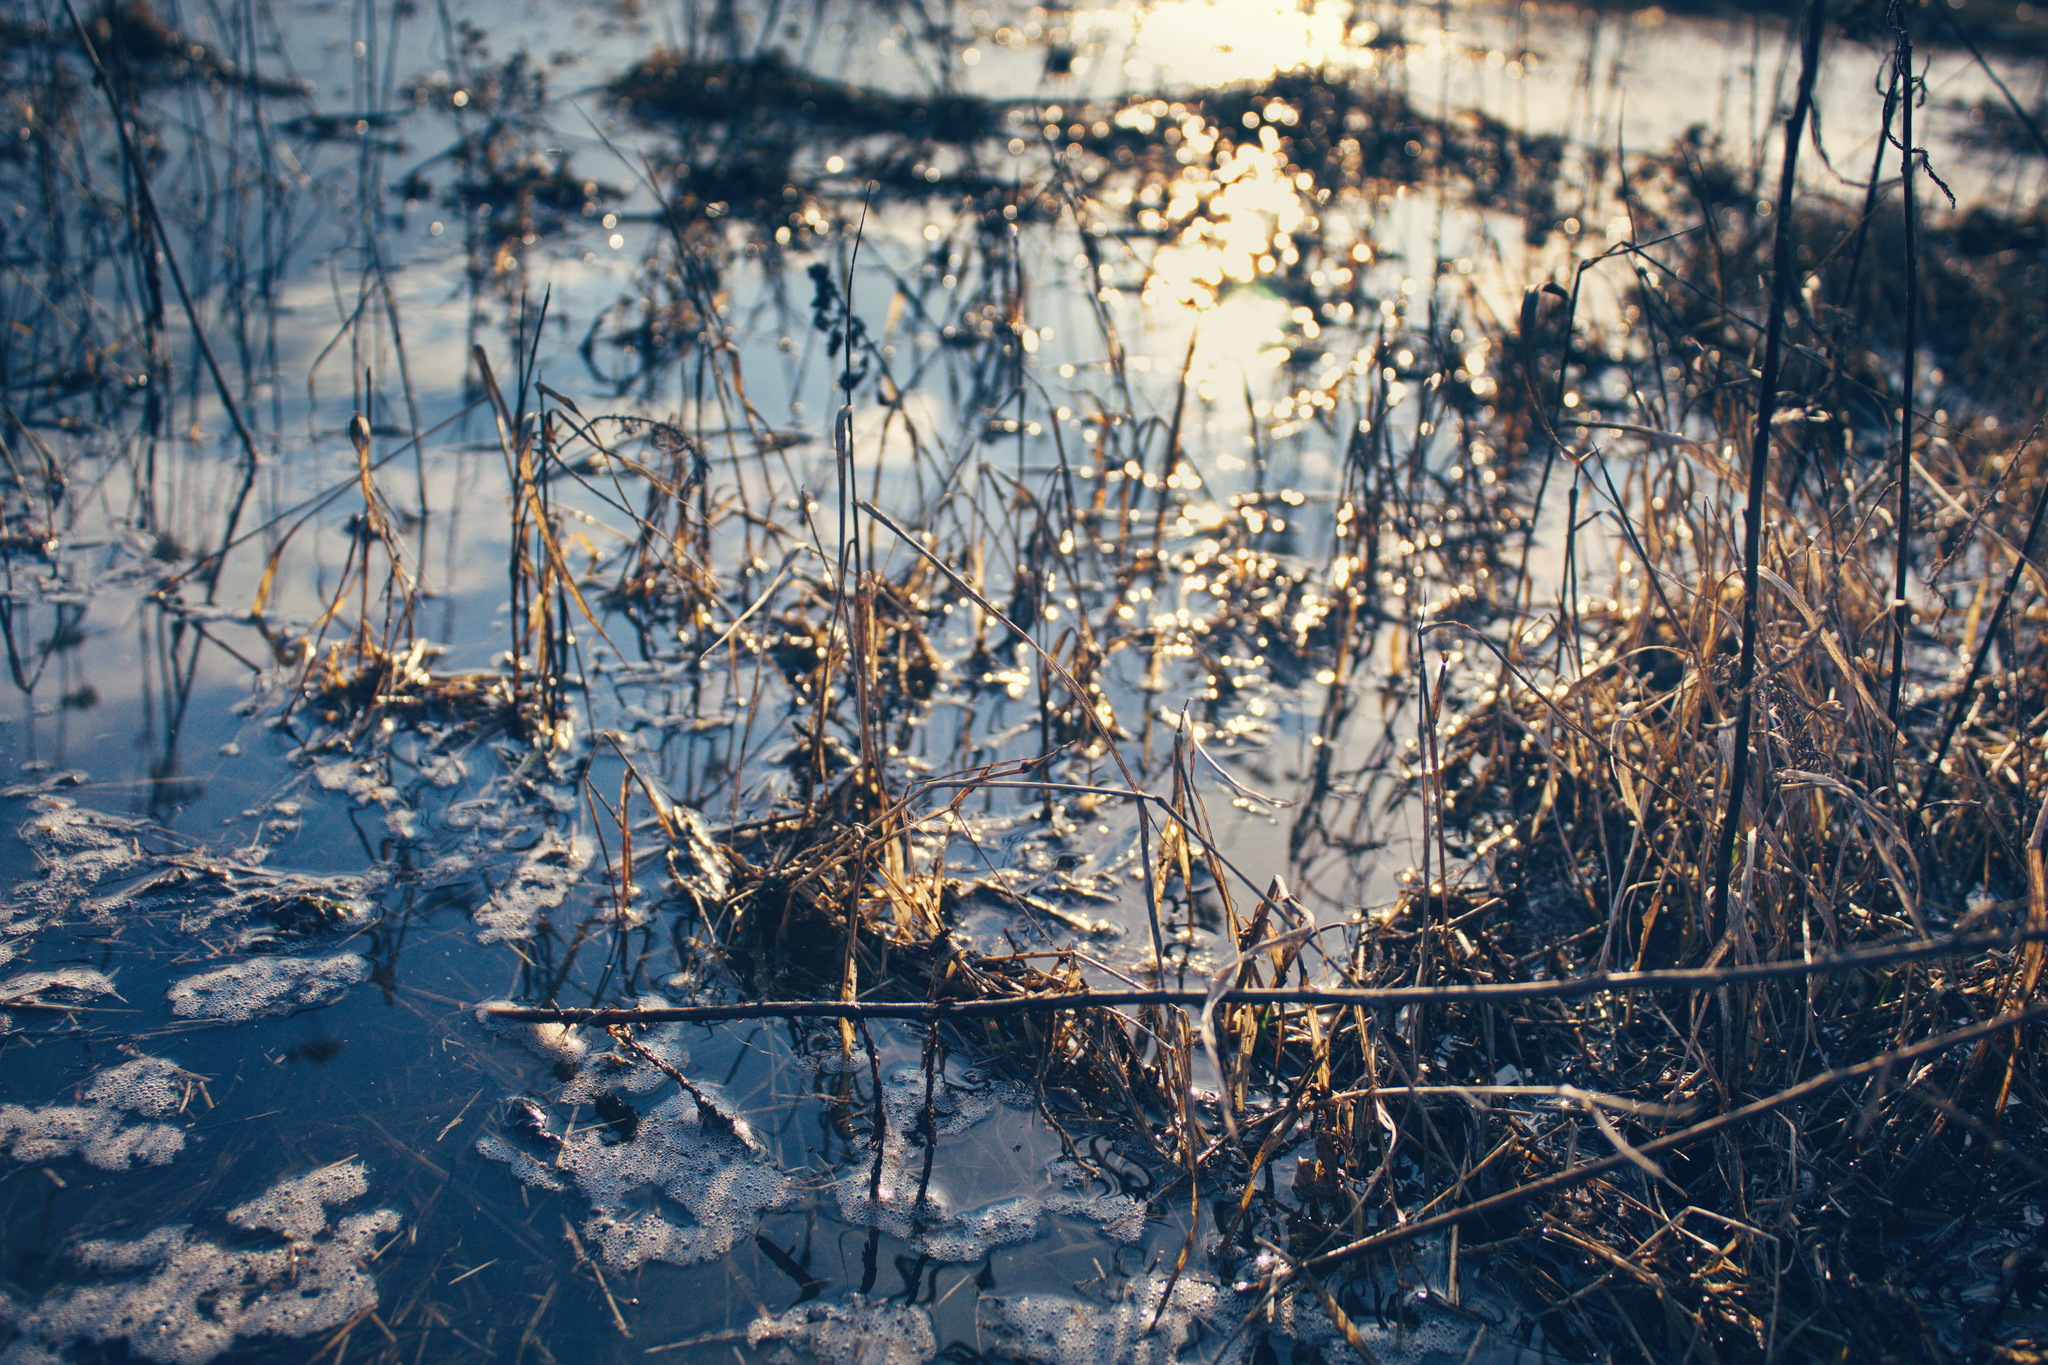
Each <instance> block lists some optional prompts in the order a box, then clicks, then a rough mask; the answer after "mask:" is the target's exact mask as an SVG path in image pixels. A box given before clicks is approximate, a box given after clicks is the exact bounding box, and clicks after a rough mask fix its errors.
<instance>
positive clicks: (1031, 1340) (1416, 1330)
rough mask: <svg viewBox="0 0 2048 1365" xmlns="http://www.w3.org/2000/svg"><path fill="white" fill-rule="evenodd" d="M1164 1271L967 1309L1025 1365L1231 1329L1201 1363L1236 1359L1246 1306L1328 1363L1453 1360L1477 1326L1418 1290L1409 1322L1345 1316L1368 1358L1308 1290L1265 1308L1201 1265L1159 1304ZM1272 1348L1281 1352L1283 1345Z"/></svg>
mask: <svg viewBox="0 0 2048 1365" xmlns="http://www.w3.org/2000/svg"><path fill="white" fill-rule="evenodd" d="M1169 1278H1170V1277H1168V1276H1166V1275H1162V1274H1158V1273H1154V1274H1151V1275H1141V1276H1138V1277H1136V1278H1134V1279H1131V1280H1128V1281H1126V1282H1125V1283H1124V1285H1123V1287H1122V1289H1121V1290H1120V1291H1119V1292H1118V1294H1117V1295H1116V1297H1115V1298H1113V1299H1110V1300H1108V1301H1107V1302H1104V1301H1099V1300H1091V1299H1082V1298H1076V1297H1070V1296H1067V1295H1063V1294H1023V1295H1018V1296H1015V1297H1010V1298H1004V1297H1000V1296H996V1295H985V1296H984V1297H983V1298H982V1299H981V1301H980V1302H979V1304H978V1305H977V1307H976V1309H975V1325H976V1327H977V1329H978V1330H979V1333H980V1337H981V1347H982V1349H983V1350H984V1351H985V1352H986V1353H987V1354H989V1355H992V1356H995V1357H998V1358H1000V1359H1004V1360H1015V1361H1028V1362H1031V1365H1173V1362H1177V1361H1179V1360H1181V1359H1182V1357H1183V1354H1184V1353H1188V1354H1192V1355H1194V1356H1196V1357H1202V1356H1204V1355H1205V1354H1212V1353H1213V1348H1211V1347H1209V1345H1208V1343H1209V1342H1210V1341H1212V1340H1213V1341H1221V1340H1223V1339H1226V1338H1232V1337H1234V1338H1235V1339H1234V1340H1232V1341H1231V1342H1230V1345H1229V1346H1228V1348H1227V1349H1225V1350H1223V1352H1222V1353H1221V1354H1220V1355H1213V1358H1212V1359H1210V1361H1209V1365H1242V1362H1243V1361H1244V1360H1245V1359H1246V1358H1247V1356H1248V1354H1249V1351H1250V1346H1251V1341H1252V1340H1253V1338H1254V1336H1255V1335H1256V1332H1239V1331H1237V1328H1238V1327H1239V1326H1240V1324H1242V1323H1243V1322H1244V1319H1245V1317H1246V1315H1248V1314H1250V1313H1253V1312H1259V1313H1260V1314H1261V1316H1262V1317H1264V1318H1265V1323H1264V1327H1263V1330H1265V1331H1268V1332H1270V1333H1272V1334H1273V1335H1275V1336H1277V1337H1280V1338H1281V1339H1283V1340H1285V1341H1292V1342H1298V1343H1300V1344H1301V1345H1303V1346H1310V1347H1314V1348H1316V1350H1317V1351H1318V1352H1319V1354H1320V1355H1321V1357H1322V1359H1323V1360H1324V1361H1326V1362H1329V1363H1330V1365H1462V1362H1464V1361H1465V1359H1466V1356H1467V1354H1468V1352H1470V1351H1471V1350H1472V1347H1473V1343H1474V1338H1476V1337H1477V1336H1478V1334H1479V1332H1480V1331H1481V1325H1480V1324H1479V1323H1478V1322H1477V1321H1474V1320H1472V1319H1469V1318H1467V1317H1464V1316H1461V1315H1459V1314H1456V1313H1453V1312H1450V1311H1448V1310H1447V1309H1445V1308H1442V1307H1440V1306H1438V1304H1437V1303H1436V1302H1435V1301H1434V1300H1432V1299H1431V1298H1430V1297H1429V1295H1427V1294H1426V1293H1424V1294H1417V1295H1415V1296H1413V1297H1412V1298H1411V1299H1410V1300H1409V1302H1408V1303H1407V1305H1406V1308H1407V1314H1406V1316H1407V1317H1409V1318H1410V1319H1412V1325H1408V1324H1405V1323H1384V1322H1381V1321H1380V1320H1379V1319H1378V1318H1377V1317H1375V1316H1371V1315H1365V1314H1360V1315H1357V1316H1354V1317H1353V1318H1352V1322H1351V1326H1352V1330H1353V1331H1355V1332H1356V1333H1357V1334H1358V1339H1359V1340H1360V1341H1362V1342H1363V1343H1364V1344H1365V1347H1366V1350H1367V1351H1369V1352H1370V1353H1371V1358H1370V1361H1368V1360H1367V1359H1366V1358H1365V1357H1363V1356H1361V1355H1360V1353H1359V1352H1358V1351H1357V1350H1355V1349H1354V1348H1353V1347H1352V1345H1351V1344H1350V1342H1349V1341H1348V1339H1347V1338H1346V1337H1345V1335H1344V1333H1343V1332H1342V1331H1340V1330H1339V1329H1338V1327H1337V1325H1336V1323H1335V1322H1334V1321H1333V1320H1332V1319H1331V1317H1330V1315H1329V1313H1328V1312H1327V1311H1325V1310H1324V1308H1323V1306H1322V1304H1321V1303H1320V1302H1318V1301H1317V1300H1316V1299H1315V1298H1314V1297H1313V1296H1311V1295H1287V1296H1285V1297H1283V1298H1281V1299H1280V1300H1279V1301H1278V1302H1277V1303H1275V1304H1273V1305H1272V1306H1271V1309H1270V1310H1267V1309H1266V1308H1265V1306H1264V1304H1263V1301H1262V1299H1261V1297H1260V1296H1259V1295H1257V1294H1253V1293H1239V1292H1237V1291H1235V1290H1232V1289H1229V1288H1226V1287H1225V1286H1223V1285H1220V1284H1218V1283H1217V1282H1216V1281H1215V1280H1214V1279H1213V1278H1211V1277H1210V1276H1208V1275H1183V1276H1181V1277H1180V1278H1179V1279H1178V1280H1176V1281H1173V1290H1172V1293H1171V1295H1170V1296H1168V1297H1166V1299H1165V1304H1164V1307H1163V1309H1162V1307H1161V1296H1162V1295H1163V1294H1165V1291H1166V1287H1167V1283H1168V1280H1169ZM1155 1314H1157V1316H1158V1325H1157V1327H1156V1328H1153V1326H1152V1322H1153V1316H1154V1315H1155ZM1148 1329H1151V1330H1148ZM1191 1348H1192V1349H1191ZM1280 1354H1281V1358H1282V1359H1285V1358H1286V1357H1287V1355H1288V1354H1289V1352H1287V1351H1286V1350H1282V1352H1281V1353H1280Z"/></svg>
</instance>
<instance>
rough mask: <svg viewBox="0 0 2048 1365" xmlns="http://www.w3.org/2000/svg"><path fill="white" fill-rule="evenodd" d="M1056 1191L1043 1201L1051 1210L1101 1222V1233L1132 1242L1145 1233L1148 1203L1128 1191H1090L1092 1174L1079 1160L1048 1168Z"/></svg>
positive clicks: (1116, 1239) (1111, 1237) (1125, 1241)
mask: <svg viewBox="0 0 2048 1365" xmlns="http://www.w3.org/2000/svg"><path fill="white" fill-rule="evenodd" d="M1045 1174H1046V1178H1047V1179H1048V1180H1050V1181H1051V1182H1052V1185H1053V1192H1052V1193H1051V1194H1049V1195H1046V1196H1045V1197H1044V1198H1043V1200H1042V1201H1041V1202H1042V1203H1044V1205H1045V1207H1046V1209H1047V1210H1048V1211H1049V1212H1052V1213H1062V1214H1065V1215H1066V1216H1067V1217H1069V1218H1082V1219H1086V1220H1087V1221H1088V1222H1091V1223H1099V1224H1101V1226H1102V1235H1103V1236H1104V1237H1107V1238H1109V1240H1110V1241H1112V1242H1122V1243H1124V1244H1125V1245H1127V1246H1128V1245H1129V1244H1131V1243H1133V1242H1137V1241H1140V1240H1142V1239H1143V1238H1144V1236H1145V1206H1144V1204H1142V1203H1140V1202H1139V1201H1138V1200H1136V1199H1133V1198H1132V1197H1131V1196H1130V1195H1127V1194H1106V1193H1101V1192H1090V1190H1089V1188H1088V1186H1089V1184H1090V1182H1091V1181H1092V1179H1093V1177H1092V1176H1090V1175H1089V1174H1088V1168H1087V1167H1085V1166H1083V1165H1082V1164H1081V1163H1080V1162H1078V1161H1066V1160H1061V1161H1055V1162H1053V1163H1051V1164H1050V1165H1048V1166H1047V1167H1046V1168H1045Z"/></svg>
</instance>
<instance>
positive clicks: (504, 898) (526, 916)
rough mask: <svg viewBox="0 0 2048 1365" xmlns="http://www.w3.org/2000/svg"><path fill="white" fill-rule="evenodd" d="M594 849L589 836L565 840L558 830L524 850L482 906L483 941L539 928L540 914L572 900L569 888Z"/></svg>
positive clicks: (514, 937) (479, 916)
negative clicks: (507, 875)
mask: <svg viewBox="0 0 2048 1365" xmlns="http://www.w3.org/2000/svg"><path fill="white" fill-rule="evenodd" d="M594 852H595V850H594V849H593V848H592V846H591V843H590V841H589V840H588V839H584V838H581V837H580V836H579V837H571V838H568V839H564V838H563V837H562V836H561V835H559V834H557V833H556V832H555V831H553V830H549V831H548V832H547V833H546V834H543V835H542V836H541V838H540V842H539V843H537V844H535V845H534V846H533V847H532V848H530V849H528V850H526V852H525V853H523V854H521V855H520V858H519V864H518V866H517V867H515V868H513V869H512V875H511V876H510V877H509V878H507V879H506V882H505V884H504V885H503V886H501V887H499V888H498V891H497V893H496V894H495V895H493V896H492V897H491V898H490V899H489V900H487V901H485V902H484V903H483V904H482V905H480V906H478V907H477V910H476V916H475V918H476V922H477V925H478V927H479V928H481V929H482V930H483V932H482V933H480V934H478V935H477V939H478V941H479V942H482V943H501V942H505V941H507V940H517V939H525V938H529V937H531V936H532V934H533V931H534V930H535V929H538V928H539V927H540V921H541V917H542V916H543V915H545V914H546V913H547V912H548V911H550V910H554V909H557V908H559V907H560V906H561V904H562V902H563V901H565V900H567V899H569V892H570V891H571V890H572V889H573V888H574V887H575V885H576V882H577V880H578V879H579V878H581V877H582V875H583V870H584V869H585V868H587V867H589V866H590V859H591V857H592V855H593V853H594Z"/></svg>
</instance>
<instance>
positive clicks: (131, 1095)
mask: <svg viewBox="0 0 2048 1365" xmlns="http://www.w3.org/2000/svg"><path fill="white" fill-rule="evenodd" d="M185 1076H186V1072H185V1069H184V1068H183V1067H181V1066H179V1065H177V1064H176V1063H175V1062H167V1061H165V1060H164V1059H163V1058H161V1057H137V1058H136V1059H135V1060H134V1061H132V1062H123V1063H122V1064H121V1065H119V1066H117V1067H112V1068H110V1069H108V1070H106V1071H102V1072H100V1073H99V1075H97V1076H95V1077H93V1078H92V1082H91V1084H89V1085H87V1086H86V1088H85V1098H86V1102H87V1103H88V1104H98V1105H104V1106H105V1107H107V1108H109V1109H124V1110H126V1111H127V1112H129V1113H131V1114H140V1115H142V1116H143V1117H144V1118H152V1119H160V1118H162V1117H163V1116H164V1115H166V1114H168V1113H170V1112H171V1111H173V1110H175V1109H176V1108H178V1106H179V1105H181V1104H183V1103H184V1101H185V1086H184V1080H185Z"/></svg>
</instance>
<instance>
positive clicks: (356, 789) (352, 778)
mask: <svg viewBox="0 0 2048 1365" xmlns="http://www.w3.org/2000/svg"><path fill="white" fill-rule="evenodd" d="M313 780H314V781H315V782H317V783H319V784H320V789H321V790H322V791H330V792H342V793H345V794H346V795H347V796H348V797H349V798H350V799H351V800H353V801H355V802H356V803H357V804H358V805H364V806H388V805H391V804H392V803H393V802H395V801H397V800H398V790H397V788H395V787H393V786H391V785H390V784H389V783H387V782H385V781H384V779H383V777H382V775H381V774H380V773H379V772H378V771H377V768H376V766H375V765H374V764H370V763H358V762H354V761H351V760H348V759H342V760H340V761H338V762H334V763H315V764H314V765H313Z"/></svg>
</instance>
